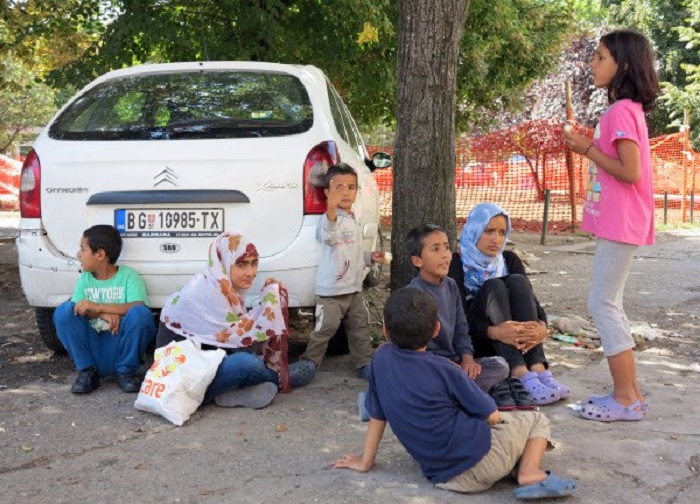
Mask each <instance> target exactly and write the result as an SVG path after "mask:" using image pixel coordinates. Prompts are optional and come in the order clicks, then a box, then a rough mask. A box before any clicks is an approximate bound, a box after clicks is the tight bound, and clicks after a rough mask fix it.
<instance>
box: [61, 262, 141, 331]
mask: <svg viewBox="0 0 700 504" xmlns="http://www.w3.org/2000/svg"><path fill="white" fill-rule="evenodd" d="M83 300H88V301H92V302H93V303H99V304H123V303H133V302H136V301H141V302H142V303H143V304H145V305H146V306H148V294H147V293H146V284H145V283H144V281H143V279H142V278H141V276H140V275H139V274H138V273H137V272H136V271H135V270H133V269H132V268H130V267H129V266H119V269H118V270H117V272H116V273H115V275H114V276H113V277H112V278H109V279H107V280H98V279H96V278H95V277H94V276H93V275H92V273H90V272H89V271H85V272H83V274H82V275H80V277H79V278H78V283H77V284H76V285H75V291H74V292H73V297H71V301H73V302H74V303H77V302H78V301H83ZM90 324H91V325H92V327H93V328H94V329H95V330H96V331H97V332H100V331H105V330H107V327H108V325H107V322H106V321H104V320H102V319H100V318H96V319H91V320H90Z"/></svg>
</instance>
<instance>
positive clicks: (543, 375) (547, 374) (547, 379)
mask: <svg viewBox="0 0 700 504" xmlns="http://www.w3.org/2000/svg"><path fill="white" fill-rule="evenodd" d="M537 377H538V378H539V379H540V381H541V382H542V383H543V384H544V385H545V386H547V387H549V388H553V389H557V390H558V391H559V399H566V398H567V397H569V395H571V390H570V389H569V387H567V386H566V385H562V384H561V383H559V382H558V381H557V380H555V379H554V377H553V376H552V372H551V371H549V370H547V371H542V372H540V373H537Z"/></svg>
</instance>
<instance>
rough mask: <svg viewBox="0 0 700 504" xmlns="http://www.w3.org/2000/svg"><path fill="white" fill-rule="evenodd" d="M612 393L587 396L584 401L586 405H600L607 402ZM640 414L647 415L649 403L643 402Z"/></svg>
mask: <svg viewBox="0 0 700 504" xmlns="http://www.w3.org/2000/svg"><path fill="white" fill-rule="evenodd" d="M612 394H613V393H612V392H608V393H607V394H601V395H598V394H593V395H591V396H588V399H586V403H587V404H600V403H601V401H605V400H607V398H608V397H612ZM641 410H642V413H644V414H645V415H646V414H647V413H649V402H643V403H642V406H641Z"/></svg>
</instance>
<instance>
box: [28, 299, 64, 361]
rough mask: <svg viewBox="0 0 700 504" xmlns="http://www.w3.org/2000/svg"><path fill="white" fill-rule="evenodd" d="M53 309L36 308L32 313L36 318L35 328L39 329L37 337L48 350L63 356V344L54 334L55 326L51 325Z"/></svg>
mask: <svg viewBox="0 0 700 504" xmlns="http://www.w3.org/2000/svg"><path fill="white" fill-rule="evenodd" d="M53 312H54V308H37V309H36V310H35V312H34V316H35V317H36V326H37V327H38V328H39V336H41V341H43V342H44V345H46V346H47V347H48V348H49V350H53V351H54V352H56V353H58V354H65V353H66V349H65V348H63V343H61V340H59V339H58V335H57V334H56V326H55V325H54V323H53Z"/></svg>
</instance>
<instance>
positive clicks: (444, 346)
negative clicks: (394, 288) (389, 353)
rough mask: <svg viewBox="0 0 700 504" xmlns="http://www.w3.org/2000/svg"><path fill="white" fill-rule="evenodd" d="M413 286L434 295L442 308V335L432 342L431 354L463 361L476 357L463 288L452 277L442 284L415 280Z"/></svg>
mask: <svg viewBox="0 0 700 504" xmlns="http://www.w3.org/2000/svg"><path fill="white" fill-rule="evenodd" d="M408 286H409V287H415V288H416V289H420V290H422V291H423V292H426V293H428V294H430V295H431V296H433V298H434V299H435V301H436V302H437V305H438V320H440V332H439V333H438V335H437V336H436V337H435V338H433V339H431V340H430V343H428V352H433V353H435V354H438V355H442V356H443V357H447V358H448V359H450V360H453V361H455V362H461V361H462V356H463V355H465V354H468V355H474V345H473V344H472V337H471V336H469V325H468V324H467V317H466V316H465V315H464V308H463V307H462V296H461V295H460V293H459V287H457V282H455V281H454V280H453V279H452V278H450V277H445V278H443V279H442V282H440V283H439V284H438V285H434V284H431V283H429V282H426V281H425V280H423V279H422V278H421V277H420V275H419V276H417V277H415V278H414V279H413V280H411V283H409V284H408Z"/></svg>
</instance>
